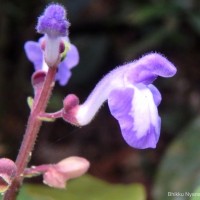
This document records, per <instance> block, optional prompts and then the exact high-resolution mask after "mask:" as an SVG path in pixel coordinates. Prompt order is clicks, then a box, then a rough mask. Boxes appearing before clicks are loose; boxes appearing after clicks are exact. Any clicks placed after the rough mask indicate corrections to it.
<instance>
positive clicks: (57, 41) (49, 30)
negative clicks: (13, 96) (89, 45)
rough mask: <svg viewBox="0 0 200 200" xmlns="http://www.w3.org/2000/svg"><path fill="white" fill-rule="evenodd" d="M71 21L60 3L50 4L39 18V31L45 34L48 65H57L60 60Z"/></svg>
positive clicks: (45, 54)
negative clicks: (63, 42)
mask: <svg viewBox="0 0 200 200" xmlns="http://www.w3.org/2000/svg"><path fill="white" fill-rule="evenodd" d="M69 25H70V23H69V22H68V20H67V19H66V11H65V9H64V7H63V6H61V5H59V4H51V5H49V6H48V7H47V8H46V9H45V11H44V14H43V15H42V16H40V17H39V18H38V24H37V26H36V29H37V32H38V33H42V34H44V37H45V42H44V44H43V50H44V59H45V62H46V63H47V65H48V67H57V65H58V64H59V62H60V53H61V52H60V50H61V46H62V43H61V40H62V37H66V36H67V35H68V28H69Z"/></svg>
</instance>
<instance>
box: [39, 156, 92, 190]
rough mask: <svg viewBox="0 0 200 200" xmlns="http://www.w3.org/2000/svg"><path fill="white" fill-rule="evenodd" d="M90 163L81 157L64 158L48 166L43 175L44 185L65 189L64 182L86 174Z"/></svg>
mask: <svg viewBox="0 0 200 200" xmlns="http://www.w3.org/2000/svg"><path fill="white" fill-rule="evenodd" d="M89 166H90V163H89V162H88V161H87V160H86V159H84V158H81V157H76V156H72V157H69V158H65V159H63V160H61V161H60V162H58V163H57V164H55V165H49V168H48V170H47V171H46V172H45V173H44V176H43V178H44V183H45V184H47V185H49V186H51V187H55V188H65V186H66V181H68V180H69V179H72V178H77V177H79V176H81V175H83V174H84V173H86V172H87V170H88V168H89Z"/></svg>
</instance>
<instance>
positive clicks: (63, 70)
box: [56, 61, 71, 86]
mask: <svg viewBox="0 0 200 200" xmlns="http://www.w3.org/2000/svg"><path fill="white" fill-rule="evenodd" d="M70 77H71V72H70V70H69V68H68V66H67V65H66V63H65V61H63V62H61V63H60V64H59V67H58V72H57V74H56V80H57V81H59V84H60V85H62V86H64V85H66V84H67V82H68V81H69V78H70Z"/></svg>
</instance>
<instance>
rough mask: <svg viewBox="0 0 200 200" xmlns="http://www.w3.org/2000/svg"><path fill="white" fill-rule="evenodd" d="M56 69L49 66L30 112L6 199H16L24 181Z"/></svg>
mask: <svg viewBox="0 0 200 200" xmlns="http://www.w3.org/2000/svg"><path fill="white" fill-rule="evenodd" d="M56 71H57V67H56V66H54V67H50V68H49V70H48V73H47V76H46V78H45V81H44V84H43V87H42V90H41V93H40V94H39V95H40V96H39V97H37V95H36V96H35V99H36V98H38V101H37V103H36V105H34V107H33V108H32V111H31V113H30V116H29V119H28V123H27V129H26V131H25V134H24V138H23V141H22V144H21V147H20V150H19V154H18V156H17V159H16V162H15V163H16V166H17V174H16V178H15V179H14V180H13V182H12V185H11V186H10V188H9V190H8V191H7V192H6V193H5V195H4V198H3V199H4V200H15V199H16V196H17V194H18V191H19V188H20V186H21V184H22V182H23V176H22V174H23V172H24V170H25V168H26V166H27V164H28V161H29V160H30V158H31V152H32V150H33V148H34V144H35V141H36V138H37V135H38V132H39V130H40V127H41V125H42V120H40V119H39V116H40V114H42V113H44V112H45V109H46V107H47V103H48V100H49V98H50V96H51V93H52V90H53V87H54V82H55V75H56Z"/></svg>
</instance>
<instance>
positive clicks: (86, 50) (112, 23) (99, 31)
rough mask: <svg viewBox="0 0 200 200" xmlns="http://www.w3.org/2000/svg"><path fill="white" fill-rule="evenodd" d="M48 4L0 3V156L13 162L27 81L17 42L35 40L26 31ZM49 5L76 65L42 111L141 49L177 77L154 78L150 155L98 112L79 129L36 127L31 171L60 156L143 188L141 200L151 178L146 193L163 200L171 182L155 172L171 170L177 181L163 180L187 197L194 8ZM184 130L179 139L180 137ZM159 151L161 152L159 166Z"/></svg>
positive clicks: (109, 2) (83, 93)
mask: <svg viewBox="0 0 200 200" xmlns="http://www.w3.org/2000/svg"><path fill="white" fill-rule="evenodd" d="M50 2H52V1H50V0H37V1H24V0H0V3H1V6H0V155H1V156H8V157H9V158H12V159H15V157H16V154H17V152H18V149H19V145H20V141H21V139H22V136H23V132H24V127H25V124H26V120H27V116H28V113H29V108H28V106H27V104H26V98H27V96H32V88H31V83H30V77H31V74H32V73H33V67H32V64H31V63H30V62H29V61H28V60H27V58H26V56H25V54H24V50H23V45H24V43H25V42H26V41H27V40H37V39H38V38H39V37H40V35H39V34H36V32H35V25H36V21H37V17H38V16H39V15H40V14H41V12H42V11H43V9H44V7H45V6H46V4H48V3H50ZM56 2H60V3H62V4H63V5H65V6H66V8H67V10H68V18H69V21H70V22H71V27H70V39H71V42H72V43H73V44H75V45H76V46H77V47H78V49H79V51H80V64H79V65H78V66H77V67H76V68H74V69H73V70H72V72H73V73H72V77H71V79H70V82H69V84H68V85H67V86H66V87H60V86H58V85H56V88H55V92H54V94H53V96H52V100H51V102H50V104H49V107H48V109H49V110H50V111H52V112H53V111H55V110H57V109H60V108H61V107H62V100H63V98H64V97H65V96H66V95H67V94H68V93H76V94H77V96H79V97H80V99H81V101H83V100H84V99H85V98H86V97H87V95H88V94H89V92H90V91H91V89H92V88H93V87H94V86H95V84H96V83H97V82H98V80H99V79H100V78H101V77H102V76H103V75H104V74H105V73H107V72H108V71H110V70H111V69H113V68H114V67H116V66H119V65H121V64H123V63H126V62H129V61H130V60H134V59H137V58H138V57H140V56H141V55H142V54H145V53H147V52H149V51H150V52H151V51H158V52H161V53H163V54H164V55H166V57H167V58H168V59H169V60H171V61H172V62H173V63H174V64H175V65H176V66H177V68H178V73H177V75H176V76H175V77H174V78H172V79H168V80H167V79H158V80H157V81H156V83H155V85H156V86H157V87H158V88H159V90H160V91H161V93H162V96H163V101H162V103H161V105H160V107H159V113H160V115H161V117H162V129H161V138H160V141H159V144H158V147H157V148H156V149H155V150H144V151H141V150H140V151H138V150H135V149H131V148H129V147H128V146H127V144H125V142H124V141H123V139H122V137H121V135H120V131H119V127H118V124H117V123H116V121H115V120H114V119H113V118H112V117H111V116H110V114H109V111H108V109H107V106H104V107H103V108H102V109H101V111H100V112H99V113H98V115H97V117H96V119H95V120H94V121H93V122H92V123H91V124H90V125H89V126H86V127H83V128H81V129H78V128H75V127H72V126H70V125H68V124H66V123H65V122H63V121H61V120H57V121H56V122H55V123H52V124H44V126H43V127H42V130H41V133H40V135H39V137H38V141H37V144H36V148H35V151H34V152H33V158H32V160H31V164H41V163H50V162H52V163H53V162H57V161H58V160H61V159H62V158H64V157H67V156H70V155H79V156H84V157H86V158H88V159H89V160H90V161H91V163H92V165H91V168H90V171H89V172H90V173H91V174H93V175H94V176H98V177H99V178H103V179H106V180H108V181H110V182H117V183H119V182H120V183H131V182H141V183H143V184H144V185H145V187H146V188H147V192H148V199H151V189H152V185H153V182H154V177H155V175H157V178H156V186H155V188H157V189H156V191H157V192H158V193H160V194H162V195H163V196H162V197H163V199H165V198H166V196H164V195H165V194H166V193H165V191H166V190H167V188H168V189H170V185H169V184H170V180H168V179H167V178H168V177H171V176H170V174H167V175H166V174H165V173H166V172H167V169H166V166H167V167H169V169H171V171H173V170H175V169H176V170H177V171H176V173H177V176H176V173H175V172H174V176H173V177H171V181H175V182H176V181H177V182H179V183H181V184H180V185H182V186H183V185H184V184H185V185H184V187H185V188H186V187H188V188H187V189H188V190H189V189H191V191H193V190H194V189H195V187H196V186H198V184H197V182H198V177H197V178H196V179H195V181H196V182H195V181H193V182H192V181H191V182H189V181H190V180H193V179H194V177H193V176H194V172H192V169H193V168H195V169H196V171H198V170H197V169H198V168H200V165H198V159H196V160H195V156H194V155H196V156H197V152H198V143H197V141H198V136H197V135H198V133H197V132H198V131H199V132H200V130H199V129H198V125H197V124H196V122H195V123H192V124H190V125H189V123H190V122H191V121H192V120H193V119H194V118H196V117H197V116H199V114H200V84H199V82H200V78H199V77H200V64H199V63H200V56H199V55H200V1H197V0H73V1H71V0H58V1H56ZM188 125H189V127H190V128H189V127H188V128H187V129H186V132H188V133H186V132H185V131H182V130H183V128H184V127H186V126H188ZM190 129H191V130H190ZM193 129H194V130H193ZM192 131H193V132H192ZM189 132H191V134H189ZM193 137H196V138H195V139H192V138H193ZM183 140H184V141H183ZM176 141H177V143H178V144H177V145H179V142H178V141H180V143H183V144H180V145H183V146H184V145H186V144H185V143H186V142H188V144H187V145H188V146H187V148H190V149H191V151H189V152H187V150H183V149H182V150H181V152H182V151H183V152H185V155H183V154H182V153H181V152H180V148H181V147H180V148H179V147H177V148H176V145H175V143H176ZM174 142H175V143H174ZM170 144H172V146H171V145H170ZM173 145H174V146H175V147H174V148H175V149H173ZM168 148H169V150H167V149H168ZM170 149H173V153H174V154H173V153H172V152H171V150H170ZM164 152H167V153H166V155H165V156H164V158H163V155H164ZM171 154H172V157H173V156H174V159H172V158H171ZM179 154H180V157H179ZM168 156H169V157H168ZM197 157H198V156H197ZM160 161H161V166H159V165H160ZM199 164H200V163H199ZM170 167H171V168H170ZM157 169H159V170H158V172H157ZM183 169H184V170H185V171H184V170H183ZM168 171H170V170H168ZM184 172H185V174H184ZM162 174H163V175H162ZM182 175H183V176H182ZM167 176H168V177H167ZM186 176H187V177H186ZM183 177H186V179H187V180H186V182H187V183H186V182H185V181H183ZM36 181H37V180H36ZM165 181H166V186H165ZM72 184H73V182H72ZM158 184H159V185H158ZM177 184H178V183H177ZM178 185H179V184H178ZM177 187H178V186H177ZM180 188H181V187H180ZM177 189H179V188H177ZM124 199H125V198H124Z"/></svg>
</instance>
